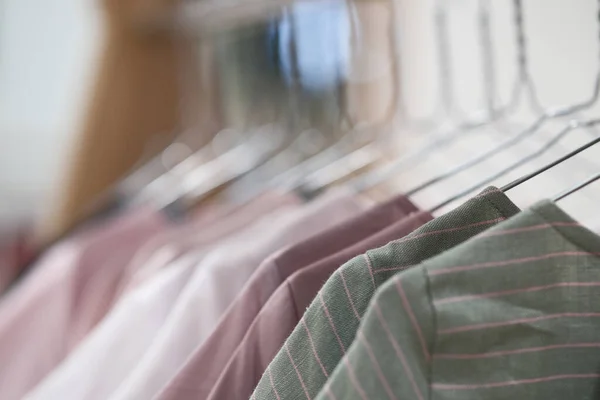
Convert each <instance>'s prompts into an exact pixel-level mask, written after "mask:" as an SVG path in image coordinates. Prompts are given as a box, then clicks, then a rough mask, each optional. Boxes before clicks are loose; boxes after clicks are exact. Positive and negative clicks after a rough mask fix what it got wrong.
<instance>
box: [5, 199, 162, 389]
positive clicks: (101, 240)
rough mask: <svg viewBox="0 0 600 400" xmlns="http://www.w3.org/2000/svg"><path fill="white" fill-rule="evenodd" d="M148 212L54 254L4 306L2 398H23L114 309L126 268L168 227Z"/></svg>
mask: <svg viewBox="0 0 600 400" xmlns="http://www.w3.org/2000/svg"><path fill="white" fill-rule="evenodd" d="M167 224H168V222H167V221H166V220H165V219H164V218H163V216H162V215H160V214H158V213H156V212H151V211H148V210H144V211H137V212H135V213H133V214H129V215H126V216H124V217H121V218H116V219H113V220H110V221H108V222H106V223H105V224H102V225H100V226H96V227H94V228H91V229H89V230H88V231H85V232H82V233H81V234H80V235H78V236H76V237H74V238H73V239H71V240H68V241H66V242H63V243H60V244H58V245H56V246H55V247H53V248H52V249H50V250H49V251H48V253H47V255H45V256H44V257H43V258H42V259H41V260H40V262H39V263H38V264H37V265H36V266H35V267H34V269H33V270H32V271H31V272H30V274H29V275H27V276H26V278H25V279H24V280H23V281H21V282H19V283H18V284H17V285H16V286H15V287H14V288H12V290H11V291H9V292H8V293H7V295H6V297H5V298H4V299H3V301H2V302H1V303H0V360H1V362H0V397H1V398H2V399H3V400H12V399H21V398H22V397H23V395H24V394H25V393H26V392H27V391H28V390H29V389H31V388H32V387H33V386H35V385H36V384H37V383H38V382H39V381H40V380H41V379H42V378H43V377H44V376H45V375H46V374H47V373H48V372H50V371H51V370H52V369H53V368H54V367H55V366H56V365H58V364H59V363H60V362H61V361H62V360H63V358H64V357H65V356H66V355H67V354H68V353H69V351H70V350H71V349H73V348H74V347H75V346H77V344H78V343H79V342H80V341H81V340H82V339H83V338H84V337H85V336H86V335H87V333H88V332H89V331H90V330H91V329H92V328H93V327H94V326H95V325H96V324H97V323H98V322H99V321H100V320H101V319H102V318H103V317H104V315H105V314H106V313H107V311H108V310H109V309H110V307H111V306H112V304H113V301H114V296H115V288H116V287H117V285H118V284H119V281H120V279H121V273H122V271H123V269H124V267H125V265H126V264H127V263H128V262H129V261H130V260H131V259H132V257H133V255H134V253H135V251H136V250H137V249H138V248H139V247H140V246H141V245H142V243H144V242H145V241H146V240H148V238H150V237H151V236H153V235H155V234H156V233H157V232H159V231H160V230H162V229H165V227H166V226H167Z"/></svg>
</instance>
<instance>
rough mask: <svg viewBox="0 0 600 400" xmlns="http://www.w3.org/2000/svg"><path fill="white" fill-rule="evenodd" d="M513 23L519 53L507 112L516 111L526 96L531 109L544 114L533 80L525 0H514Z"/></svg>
mask: <svg viewBox="0 0 600 400" xmlns="http://www.w3.org/2000/svg"><path fill="white" fill-rule="evenodd" d="M513 21H514V27H515V43H516V51H517V57H516V59H517V79H516V81H515V86H514V88H513V91H512V95H511V98H510V101H509V103H508V105H507V106H506V107H505V111H510V110H514V109H516V108H517V107H518V106H519V103H520V102H521V98H522V97H523V96H524V95H525V96H527V99H528V100H529V107H531V109H532V110H533V111H534V112H536V113H538V114H542V113H543V112H544V110H543V107H542V106H541V103H540V100H539V96H538V94H537V89H536V86H535V84H534V82H533V79H532V78H531V71H530V66H529V56H528V41H527V36H526V30H525V16H524V11H523V0H513Z"/></svg>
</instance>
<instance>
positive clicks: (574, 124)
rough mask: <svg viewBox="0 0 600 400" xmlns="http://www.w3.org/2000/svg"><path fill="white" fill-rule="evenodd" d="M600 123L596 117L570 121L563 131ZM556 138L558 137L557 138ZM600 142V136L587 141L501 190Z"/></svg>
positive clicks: (504, 190) (513, 186) (527, 179)
mask: <svg viewBox="0 0 600 400" xmlns="http://www.w3.org/2000/svg"><path fill="white" fill-rule="evenodd" d="M598 124H600V119H595V120H590V121H571V122H570V123H569V126H568V127H567V128H566V129H565V130H563V131H562V132H561V133H566V132H567V131H571V130H573V129H578V128H582V127H591V126H595V125H598ZM555 139H556V138H555ZM599 142H600V137H597V138H596V139H593V140H591V141H589V142H587V143H586V144H584V145H582V146H580V147H578V148H576V149H575V150H573V151H571V152H569V153H567V154H566V155H564V156H562V157H560V158H558V159H556V160H554V161H553V162H551V163H549V164H546V165H544V166H543V167H541V168H539V169H537V170H535V171H533V172H531V173H529V174H527V175H525V176H522V177H520V178H519V179H515V180H514V181H512V182H510V183H509V184H507V185H505V186H503V187H502V188H500V190H501V191H502V192H505V193H506V192H508V191H509V190H511V189H514V188H515V187H517V186H519V185H521V184H522V183H525V182H527V181H529V180H530V179H532V178H535V177H536V176H538V175H539V174H541V173H543V172H545V171H547V170H549V169H550V168H553V167H555V166H557V165H558V164H561V163H562V162H564V161H566V160H568V159H570V158H572V157H573V156H575V155H577V154H579V153H581V152H582V151H584V150H586V149H588V148H590V147H592V146H593V145H595V144H596V143H599Z"/></svg>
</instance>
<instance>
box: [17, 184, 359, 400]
mask: <svg viewBox="0 0 600 400" xmlns="http://www.w3.org/2000/svg"><path fill="white" fill-rule="evenodd" d="M315 206H317V207H315ZM361 209H362V207H361V206H360V205H359V204H358V203H357V202H356V201H355V200H354V199H353V198H351V197H350V196H348V195H344V196H335V197H334V198H330V201H329V202H327V204H323V203H321V204H313V205H307V206H302V207H296V209H294V210H288V211H287V212H286V211H285V210H286V209H282V210H279V211H276V214H278V215H276V216H275V217H271V216H270V215H268V216H266V217H264V218H262V219H261V220H260V221H259V222H258V223H255V224H252V225H251V226H250V227H249V228H248V229H245V230H244V231H242V232H240V233H239V234H237V235H235V236H233V237H231V238H229V239H227V241H226V242H225V243H223V244H220V245H218V246H217V247H215V248H214V249H213V250H211V251H210V252H209V253H208V254H207V253H206V252H205V250H197V251H195V252H192V253H189V254H187V255H186V256H184V258H183V259H188V258H189V260H192V262H191V263H190V264H189V271H191V274H190V276H189V278H187V279H186V284H185V287H184V288H183V290H182V291H180V292H179V295H178V296H177V299H176V301H175V303H174V304H173V306H172V308H171V310H170V311H169V312H168V316H167V317H166V319H165V320H164V323H163V324H162V325H161V326H160V329H155V330H151V329H148V330H144V329H143V328H144V326H143V325H142V326H140V332H141V333H140V332H138V335H144V336H146V335H148V336H150V337H151V340H144V341H143V343H141V345H140V343H138V342H137V340H138V339H137V338H136V336H135V335H129V339H130V341H129V342H128V341H127V340H124V339H123V336H122V335H121V336H120V337H121V339H119V335H114V334H113V335H110V336H105V335H100V334H99V335H97V337H95V338H93V342H92V339H90V342H88V343H86V345H87V346H86V348H92V350H86V348H84V346H81V347H80V348H79V349H78V350H77V353H74V354H73V355H72V356H71V357H70V358H69V360H68V361H69V362H68V363H64V364H63V365H61V367H60V368H59V369H57V370H56V371H55V372H54V373H53V374H52V376H49V377H48V379H46V380H45V381H44V382H43V383H42V384H40V385H39V386H38V387H37V388H36V389H35V391H34V392H32V393H31V394H30V396H29V397H28V398H29V399H48V398H51V399H52V398H57V399H59V398H61V399H62V398H75V399H86V400H93V399H98V400H104V399H108V398H113V397H112V396H113V395H114V396H115V397H114V398H116V397H117V393H115V391H116V390H117V389H118V388H119V387H120V385H121V384H122V383H125V382H126V379H128V377H129V375H132V377H135V375H136V371H138V370H141V371H144V370H145V368H146V366H147V365H151V362H152V361H153V360H155V359H156V358H157V354H159V355H161V356H162V355H163V354H166V356H164V357H163V358H162V359H163V360H164V364H163V366H164V367H165V368H167V369H168V370H169V369H170V368H171V366H170V364H168V363H171V362H172V363H175V364H176V365H175V366H174V368H177V367H178V365H177V363H179V362H182V363H183V361H185V358H186V357H187V355H189V352H190V350H189V348H192V349H193V348H194V347H195V346H196V344H197V343H198V342H200V341H202V339H203V338H204V337H206V336H207V335H208V334H210V332H211V331H212V329H213V328H214V327H215V325H216V324H217V322H218V320H219V318H220V317H221V315H222V313H223V312H224V310H225V309H226V308H227V307H228V306H229V304H230V303H231V301H232V300H233V298H234V297H235V295H236V294H237V293H238V292H239V290H240V289H241V287H242V286H243V285H244V284H245V283H246V282H247V280H248V277H249V275H251V274H252V272H253V271H254V270H255V269H256V267H257V266H258V264H259V263H260V262H261V261H262V260H263V259H264V258H265V257H266V256H268V254H270V253H271V252H273V251H276V250H277V249H279V248H280V247H282V246H284V245H286V244H288V243H290V242H294V241H296V240H298V238H300V239H302V238H303V237H304V236H305V235H308V234H309V233H310V232H312V231H314V230H318V229H322V228H321V226H322V225H324V226H327V224H328V223H336V222H338V221H340V220H342V219H345V218H347V217H348V216H349V215H352V214H354V213H355V212H357V211H358V210H361ZM332 221H333V222H332ZM194 260H195V261H194ZM168 269H171V267H167V268H165V270H168ZM107 323H108V322H107ZM125 338H126V336H125ZM140 342H142V341H141V340H140ZM97 343H100V344H101V345H98V344H97ZM117 343H120V344H119V347H115V346H116V344H117ZM113 351H114V352H119V351H125V352H126V353H128V354H129V355H130V357H129V358H128V359H127V360H123V359H120V358H117V361H118V363H116V364H114V363H113V362H112V360H111V356H110V355H109V354H111V352H113ZM163 352H164V353H163ZM181 359H183V360H182V361H179V360H181ZM125 361H127V363H126V364H124V362H125ZM79 365H89V366H92V368H91V369H81V368H78V366H79ZM88 376H93V379H90V378H88ZM150 398H151V396H150Z"/></svg>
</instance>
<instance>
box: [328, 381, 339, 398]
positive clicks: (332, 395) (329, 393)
mask: <svg viewBox="0 0 600 400" xmlns="http://www.w3.org/2000/svg"><path fill="white" fill-rule="evenodd" d="M325 393H327V396H329V398H330V399H331V400H337V398H336V397H335V395H334V394H333V392H332V391H331V387H330V386H329V381H327V383H325Z"/></svg>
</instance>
